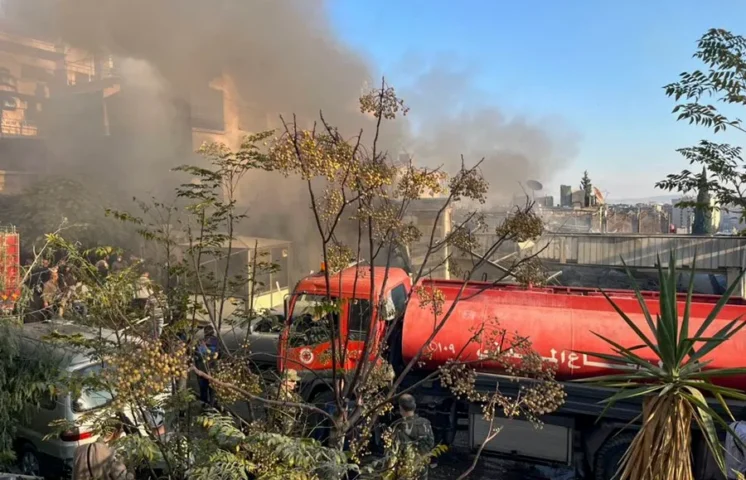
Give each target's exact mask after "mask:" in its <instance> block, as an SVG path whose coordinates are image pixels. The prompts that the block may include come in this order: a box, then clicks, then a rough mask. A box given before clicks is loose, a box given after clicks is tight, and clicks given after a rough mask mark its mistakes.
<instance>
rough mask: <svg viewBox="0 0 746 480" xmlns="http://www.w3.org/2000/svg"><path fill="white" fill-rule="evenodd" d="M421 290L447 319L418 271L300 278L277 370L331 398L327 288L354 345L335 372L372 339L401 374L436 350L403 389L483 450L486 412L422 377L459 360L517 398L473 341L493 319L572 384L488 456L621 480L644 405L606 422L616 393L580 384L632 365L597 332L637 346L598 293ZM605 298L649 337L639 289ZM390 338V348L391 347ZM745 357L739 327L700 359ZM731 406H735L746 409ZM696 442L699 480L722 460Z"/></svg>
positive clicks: (426, 412) (628, 406) (724, 362)
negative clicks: (539, 424)
mask: <svg viewBox="0 0 746 480" xmlns="http://www.w3.org/2000/svg"><path fill="white" fill-rule="evenodd" d="M417 288H421V289H425V291H431V292H432V291H434V290H438V291H440V292H442V295H443V297H444V298H443V304H442V308H441V309H440V310H441V311H442V313H439V314H438V315H439V316H437V318H436V316H435V314H434V312H433V310H432V308H430V307H429V306H428V305H424V304H423V303H424V302H425V301H424V300H423V299H424V297H422V296H421V295H418V294H417V293H414V294H412V295H411V298H409V293H410V291H411V290H412V283H411V280H410V277H409V275H408V274H407V273H406V272H405V271H403V270H401V269H396V268H390V269H388V272H387V271H386V268H385V267H370V266H353V267H351V268H348V269H346V270H343V271H341V272H339V273H336V274H330V278H329V289H328V290H327V281H326V277H325V274H324V273H323V272H321V273H317V274H314V275H310V276H308V277H306V278H304V279H302V280H301V281H299V282H298V284H297V285H296V287H295V290H294V291H293V293H292V295H291V296H290V297H289V298H288V299H287V301H286V305H285V309H286V315H285V317H286V319H287V323H286V328H285V330H284V331H283V333H282V334H281V335H280V339H279V355H278V368H279V369H280V370H281V371H283V370H284V369H288V368H292V369H295V370H297V371H298V373H299V374H300V375H301V379H302V382H301V394H302V396H303V397H304V399H305V400H307V401H310V402H314V403H321V401H322V400H324V399H326V401H328V397H329V392H330V383H331V382H330V380H331V374H332V359H331V355H329V354H328V353H329V351H330V349H331V342H330V338H329V337H328V335H329V333H328V332H329V331H331V329H330V328H328V326H327V328H320V326H319V320H318V319H316V320H313V319H312V318H310V317H311V316H312V315H313V312H314V311H316V312H318V308H316V309H315V310H314V307H316V306H317V305H318V304H319V302H321V301H322V300H323V299H324V298H326V296H327V292H328V295H329V296H331V297H332V298H335V299H341V300H344V301H343V302H341V303H342V308H341V311H339V313H335V314H333V315H328V316H327V318H326V321H329V322H333V324H334V325H335V327H336V329H337V331H338V332H339V337H338V339H339V340H338V341H339V342H340V343H339V345H340V347H342V346H344V345H347V349H348V350H347V351H348V354H347V355H346V356H345V364H344V365H337V369H342V371H346V372H351V371H354V368H355V365H356V363H355V359H356V358H360V354H361V353H362V352H363V348H364V345H365V342H366V341H367V342H372V343H371V345H370V346H369V351H370V352H380V351H385V352H386V355H387V356H388V358H387V361H388V362H390V363H391V365H392V366H393V368H394V370H395V371H397V372H398V373H400V374H401V372H402V371H403V369H404V366H405V365H407V364H408V363H410V362H411V361H412V360H413V359H414V358H416V356H417V355H418V353H419V352H420V351H422V350H423V348H424V349H425V351H426V352H427V354H426V355H424V356H422V357H421V358H420V359H419V361H417V362H416V364H415V366H414V368H412V369H410V370H409V371H408V373H406V375H405V376H404V379H403V380H402V384H401V386H402V388H407V387H410V386H414V385H417V384H419V385H417V386H416V388H415V389H414V390H413V392H412V393H413V395H414V396H415V397H416V398H417V403H418V411H419V413H420V414H421V415H423V416H426V417H429V418H430V420H431V421H432V423H433V427H434V430H435V432H436V437H437V440H439V441H440V442H442V443H445V444H449V443H451V442H453V441H454V438H455V435H456V432H457V431H458V430H468V435H469V444H470V446H471V447H472V448H473V449H476V448H478V447H479V446H480V445H481V444H482V442H483V441H484V439H485V438H486V436H487V434H488V431H489V426H488V424H487V423H486V421H485V420H484V419H483V418H482V413H481V409H480V408H479V405H473V404H470V403H469V402H468V401H464V400H461V399H459V398H457V397H455V396H454V395H453V394H452V393H451V391H450V390H449V389H448V388H445V387H444V386H443V385H441V384H440V382H439V381H428V382H425V383H422V380H423V379H425V377H426V376H427V375H428V374H430V373H432V372H433V371H435V370H436V369H437V368H438V367H439V366H441V365H443V364H444V363H445V362H448V361H449V360H452V359H455V358H457V357H458V360H459V361H465V362H472V364H473V365H476V367H477V376H476V388H477V389H478V390H480V391H484V392H494V391H495V389H496V387H498V386H499V388H500V390H501V391H502V392H503V393H506V394H511V393H517V391H518V389H519V387H520V385H521V384H522V382H523V380H522V379H516V378H514V377H510V376H508V375H507V374H506V372H505V370H504V365H505V364H504V362H496V361H494V358H495V357H494V356H490V355H489V352H491V351H494V349H495V346H494V345H490V344H488V343H485V342H489V340H486V339H487V338H489V336H488V335H485V336H483V339H481V340H480V341H474V332H475V330H476V329H478V328H480V326H482V325H484V322H485V320H486V319H490V318H493V319H496V321H497V322H499V326H500V328H501V329H505V330H507V331H509V332H518V333H519V334H520V335H521V336H525V337H528V338H529V339H530V341H531V343H532V348H533V350H534V351H536V352H538V353H539V354H540V355H541V356H542V357H543V358H544V359H545V360H546V361H547V362H551V363H553V364H554V365H555V366H556V378H557V380H559V381H560V382H562V383H563V386H564V388H565V393H566V395H567V396H566V400H565V402H564V405H563V406H562V407H561V408H560V410H559V411H557V412H555V413H553V414H551V415H548V416H546V417H545V418H542V421H543V422H544V425H543V428H541V429H537V428H535V426H534V425H533V424H532V423H530V422H528V421H524V420H520V419H518V420H513V419H510V420H508V419H502V420H500V422H502V423H500V425H501V426H502V427H503V430H502V431H501V433H500V434H499V435H497V437H496V438H495V439H494V440H493V441H491V442H489V443H488V444H487V445H486V446H485V451H488V452H494V453H498V454H507V455H510V456H512V457H518V458H527V459H533V460H539V461H544V462H550V463H555V464H557V463H559V464H565V465H568V466H573V465H574V466H576V467H578V466H579V465H580V466H582V468H583V469H584V470H585V471H586V472H591V477H590V478H596V479H603V480H608V479H611V478H613V475H614V473H615V471H616V468H617V465H618V463H619V461H620V459H621V457H622V455H623V454H624V452H625V451H626V449H627V447H628V446H629V444H630V442H631V440H632V438H633V437H634V434H635V428H636V427H635V426H634V422H635V420H636V418H637V416H638V415H639V413H640V410H641V404H640V401H639V400H627V401H621V402H619V403H617V404H615V405H614V406H613V407H612V408H609V409H608V410H607V411H606V412H604V415H603V417H602V418H600V416H601V413H602V412H603V411H604V408H605V405H604V404H603V401H604V400H605V399H607V398H609V397H610V396H611V395H612V393H613V391H611V390H608V389H605V388H601V387H599V386H594V385H592V384H587V383H578V382H575V381H574V380H575V379H582V378H592V377H595V376H601V375H608V374H613V373H621V372H623V371H624V370H626V369H629V368H630V366H628V365H621V364H611V363H609V362H608V361H605V360H602V359H601V358H597V357H594V356H593V355H589V354H583V353H579V352H595V353H600V354H613V352H612V351H611V348H610V346H609V345H608V344H606V343H605V342H604V341H603V340H601V339H600V338H599V337H598V336H596V335H594V332H595V333H598V334H599V335H603V336H604V337H606V338H611V339H613V340H615V341H616V342H618V343H619V344H621V345H628V346H635V345H638V344H639V343H640V341H639V339H638V338H637V337H636V336H635V334H634V332H632V331H631V330H630V329H629V327H628V326H627V324H626V323H625V322H624V321H623V320H622V319H621V318H620V317H619V314H618V313H617V312H616V311H615V310H614V309H613V307H612V305H610V303H609V302H608V300H607V299H606V298H605V297H604V296H603V294H602V292H601V291H600V290H598V289H592V288H574V287H542V288H536V287H533V288H530V287H529V288H527V287H521V286H518V285H494V284H490V283H482V282H468V283H467V285H466V286H464V283H463V282H461V281H451V280H429V279H428V280H423V281H421V282H420V283H419V285H417ZM605 293H606V294H608V295H609V296H610V297H611V298H612V299H613V300H614V302H615V303H616V304H617V305H618V306H619V307H620V308H621V309H622V311H624V312H625V313H626V314H627V315H629V317H630V318H631V319H632V320H633V321H634V322H635V323H636V324H637V325H638V326H640V328H641V329H642V330H643V331H646V332H647V331H649V330H648V328H647V324H646V321H645V318H644V316H643V313H642V310H641V308H640V305H639V303H638V300H637V298H636V297H635V293H634V292H633V291H623V290H613V291H605ZM642 295H643V297H644V299H645V301H646V303H647V308H648V309H649V310H650V312H651V314H652V315H655V314H657V313H658V312H659V304H658V296H659V294H658V293H657V292H644V293H643V294H642ZM408 298H409V301H407V299H408ZM719 298H720V297H718V296H710V295H695V296H694V298H693V304H692V305H691V320H690V328H691V329H696V328H699V326H700V325H701V324H702V322H703V321H704V319H705V318H706V317H707V316H708V315H709V313H710V312H711V311H712V310H713V308H714V306H715V304H716V303H717V302H718V300H719ZM379 299H384V302H383V303H385V310H386V311H385V312H378V311H377V309H378V308H379V307H378V306H377V304H379V303H380V302H379ZM679 302H680V305H679V311H683V302H685V295H682V296H681V297H680V298H679ZM454 303H455V304H456V305H455V306H453V305H454ZM452 306H453V309H452V311H451V313H450V315H449V317H448V318H447V320H446V321H445V324H444V325H443V326H442V327H441V328H440V329H439V330H438V331H437V332H435V329H436V328H437V326H438V325H439V324H440V323H441V319H442V318H443V315H445V314H446V312H448V311H449V310H451V307H452ZM381 308H384V307H381ZM745 314H746V302H744V300H743V299H741V298H732V299H731V300H730V301H729V302H728V304H727V305H726V306H725V307H724V308H723V309H722V310H721V313H720V315H719V318H718V319H717V320H716V321H715V322H714V324H713V325H711V327H710V328H709V330H708V331H707V332H705V336H707V334H708V333H712V332H715V331H717V330H718V329H720V328H721V327H722V326H723V325H724V324H725V323H726V322H729V321H732V320H734V319H736V318H738V317H739V316H743V315H745ZM393 321H395V324H394V325H396V327H395V330H394V331H393V332H391V333H390V334H389V335H388V336H386V334H385V333H386V332H387V330H389V328H388V327H389V324H388V322H393ZM330 325H331V323H330ZM324 332H327V333H326V334H325V333H324ZM325 335H326V336H325ZM493 338H494V337H493ZM384 341H386V342H388V345H385V346H384V345H382V342H384ZM371 347H372V348H371ZM380 347H385V348H380ZM744 351H746V330H741V331H740V332H739V333H738V334H736V335H735V336H734V337H733V338H731V339H730V340H729V341H728V342H726V343H724V344H722V345H721V346H720V347H719V348H718V349H717V350H716V353H713V354H710V355H709V356H708V357H707V358H706V359H704V360H703V361H705V362H706V361H707V360H709V361H710V363H709V364H707V365H706V367H705V368H733V367H741V366H743V362H744V361H743V352H744ZM352 352H356V353H357V355H354V354H352ZM638 354H640V355H642V356H645V355H647V356H648V357H650V358H648V359H649V360H651V361H657V359H654V358H652V355H653V354H652V352H650V351H645V350H639V351H638ZM490 358H492V359H493V360H490ZM715 382H716V383H719V384H721V385H724V386H728V387H733V388H738V389H744V387H745V386H746V377H744V376H734V377H725V378H718V379H716V380H715ZM713 404H715V402H713ZM732 407H733V408H735V411H738V410H739V408H740V407H741V406H740V405H732ZM721 411H722V410H721ZM696 437H697V435H695V442H694V444H695V447H694V448H695V456H696V466H697V468H698V469H699V470H698V476H697V478H711V477H708V476H705V475H706V472H711V471H713V469H716V467H715V466H714V461H713V460H712V458H711V457H710V455H709V454H708V453H707V450H706V448H705V446H704V442H703V441H697V439H696ZM578 468H580V467H578ZM712 478H714V477H712Z"/></svg>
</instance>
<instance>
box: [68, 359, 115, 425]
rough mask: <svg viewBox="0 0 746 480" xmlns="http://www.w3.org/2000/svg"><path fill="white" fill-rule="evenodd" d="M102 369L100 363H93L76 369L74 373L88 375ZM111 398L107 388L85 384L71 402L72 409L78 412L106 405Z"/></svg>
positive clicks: (99, 371)
mask: <svg viewBox="0 0 746 480" xmlns="http://www.w3.org/2000/svg"><path fill="white" fill-rule="evenodd" d="M102 370H103V367H102V366H101V364H95V365H91V366H89V367H85V368H81V369H80V370H76V371H75V375H80V376H82V377H89V376H94V375H99V374H100V373H101V371H102ZM113 398H114V397H113V395H112V393H111V392H110V391H108V390H105V389H103V388H100V387H97V386H89V385H86V386H84V387H83V388H82V390H81V392H80V395H79V396H78V398H77V399H76V400H75V401H74V402H73V411H75V412H78V413H82V412H89V411H91V410H95V409H97V408H101V407H104V406H106V405H108V404H109V403H110V402H111V401H112V400H113Z"/></svg>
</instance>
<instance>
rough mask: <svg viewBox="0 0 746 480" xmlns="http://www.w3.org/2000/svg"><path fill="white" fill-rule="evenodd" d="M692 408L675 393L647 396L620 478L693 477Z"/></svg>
mask: <svg viewBox="0 0 746 480" xmlns="http://www.w3.org/2000/svg"><path fill="white" fill-rule="evenodd" d="M692 414H693V412H692V409H691V406H690V405H689V403H688V402H687V401H686V400H685V399H683V398H682V397H680V396H678V395H675V394H674V395H666V396H663V397H658V396H652V397H647V398H645V400H644V401H643V411H642V427H641V429H640V431H639V432H638V433H637V435H636V436H635V439H634V440H633V441H632V444H631V445H630V447H629V450H627V452H626V454H625V455H624V457H623V459H622V465H621V467H620V468H621V470H622V474H621V476H620V480H693V478H694V477H693V475H692V456H691V452H692V448H691V445H692V430H691V429H692Z"/></svg>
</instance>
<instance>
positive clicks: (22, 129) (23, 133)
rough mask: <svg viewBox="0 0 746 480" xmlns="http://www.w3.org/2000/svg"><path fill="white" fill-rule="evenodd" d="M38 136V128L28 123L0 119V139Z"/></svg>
mask: <svg viewBox="0 0 746 480" xmlns="http://www.w3.org/2000/svg"><path fill="white" fill-rule="evenodd" d="M37 136H39V127H37V126H36V125H34V124H33V123H29V122H21V121H18V120H12V119H5V118H4V119H2V122H0V138H23V137H37Z"/></svg>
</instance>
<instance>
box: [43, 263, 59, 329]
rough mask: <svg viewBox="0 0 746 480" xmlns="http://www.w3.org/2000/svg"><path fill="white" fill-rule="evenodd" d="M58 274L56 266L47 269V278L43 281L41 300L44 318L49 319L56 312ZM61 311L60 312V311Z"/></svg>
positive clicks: (57, 305)
mask: <svg viewBox="0 0 746 480" xmlns="http://www.w3.org/2000/svg"><path fill="white" fill-rule="evenodd" d="M58 280H59V274H58V273H57V269H56V268H52V269H50V270H49V279H48V280H47V281H45V282H44V285H43V287H42V292H41V301H42V307H43V309H44V310H43V311H44V318H45V319H47V320H49V319H51V318H53V317H54V316H55V314H56V313H57V308H58V307H59V304H58V302H59V299H60V287H59V286H58V285H57V281H58ZM60 313H61V312H60Z"/></svg>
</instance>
